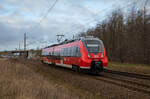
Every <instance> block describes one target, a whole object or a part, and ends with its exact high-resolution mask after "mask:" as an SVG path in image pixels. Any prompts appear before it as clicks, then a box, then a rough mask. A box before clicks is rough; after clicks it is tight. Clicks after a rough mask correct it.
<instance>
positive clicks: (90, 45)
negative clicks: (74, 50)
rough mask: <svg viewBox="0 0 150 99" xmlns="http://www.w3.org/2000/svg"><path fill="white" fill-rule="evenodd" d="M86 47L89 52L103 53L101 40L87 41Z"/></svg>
mask: <svg viewBox="0 0 150 99" xmlns="http://www.w3.org/2000/svg"><path fill="white" fill-rule="evenodd" d="M85 46H86V48H87V50H88V52H93V53H97V52H102V51H103V43H102V41H100V40H85Z"/></svg>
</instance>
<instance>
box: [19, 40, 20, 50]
mask: <svg viewBox="0 0 150 99" xmlns="http://www.w3.org/2000/svg"><path fill="white" fill-rule="evenodd" d="M19 51H20V42H19Z"/></svg>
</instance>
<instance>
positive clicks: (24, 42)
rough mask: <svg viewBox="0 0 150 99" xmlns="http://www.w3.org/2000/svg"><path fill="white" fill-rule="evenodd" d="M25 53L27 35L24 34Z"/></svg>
mask: <svg viewBox="0 0 150 99" xmlns="http://www.w3.org/2000/svg"><path fill="white" fill-rule="evenodd" d="M24 51H26V33H24Z"/></svg>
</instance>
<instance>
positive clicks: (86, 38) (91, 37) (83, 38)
mask: <svg viewBox="0 0 150 99" xmlns="http://www.w3.org/2000/svg"><path fill="white" fill-rule="evenodd" d="M79 40H99V39H98V38H96V37H93V36H86V37H80V38H78V39H73V40H67V39H66V40H65V41H63V42H61V43H59V44H53V45H50V46H47V47H45V48H50V47H54V46H58V45H63V44H68V43H71V42H75V41H79ZM45 48H44V49H45Z"/></svg>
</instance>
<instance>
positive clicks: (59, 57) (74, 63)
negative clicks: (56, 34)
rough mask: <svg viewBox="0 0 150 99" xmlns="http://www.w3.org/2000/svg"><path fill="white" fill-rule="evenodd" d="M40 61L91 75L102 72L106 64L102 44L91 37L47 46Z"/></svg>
mask: <svg viewBox="0 0 150 99" xmlns="http://www.w3.org/2000/svg"><path fill="white" fill-rule="evenodd" d="M41 61H42V62H43V63H47V64H56V65H57V66H62V67H67V68H72V69H73V70H77V71H80V70H87V71H90V72H92V73H99V72H101V71H103V68H105V67H106V66H107V63H108V60H107V56H106V51H105V47H104V45H103V42H102V41H101V40H100V39H98V38H95V37H91V36H90V37H81V38H80V39H76V40H70V41H64V42H62V43H60V44H55V45H51V46H48V47H46V48H44V49H42V58H41Z"/></svg>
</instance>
